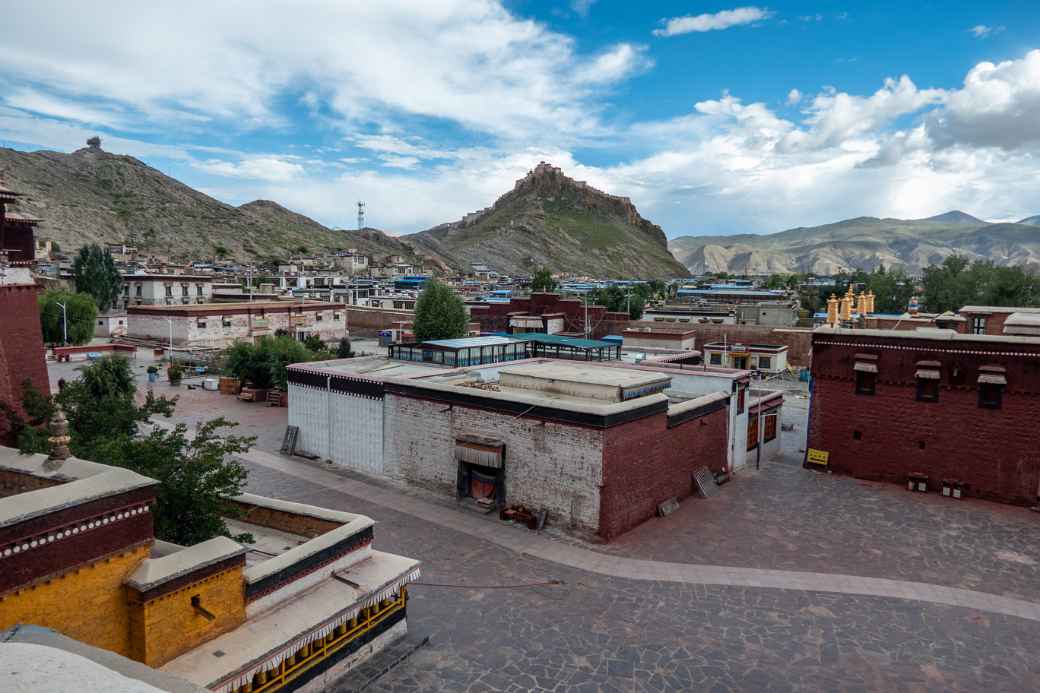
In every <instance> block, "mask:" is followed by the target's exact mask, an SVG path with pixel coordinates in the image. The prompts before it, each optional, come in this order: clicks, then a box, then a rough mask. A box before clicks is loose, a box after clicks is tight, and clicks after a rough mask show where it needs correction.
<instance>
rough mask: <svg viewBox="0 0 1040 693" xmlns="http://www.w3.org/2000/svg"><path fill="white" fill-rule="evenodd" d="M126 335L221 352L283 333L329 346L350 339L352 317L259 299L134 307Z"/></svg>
mask: <svg viewBox="0 0 1040 693" xmlns="http://www.w3.org/2000/svg"><path fill="white" fill-rule="evenodd" d="M127 320H128V325H127V336H128V337H132V338H136V339H143V340H150V341H155V342H158V343H159V344H168V343H169V342H170V341H171V340H172V341H173V344H174V345H175V346H180V347H186V348H195V347H205V348H216V349H222V348H224V347H227V346H229V345H231V344H233V343H235V342H240V341H253V340H254V339H255V338H257V337H262V336H269V335H274V334H275V333H277V332H278V331H279V330H284V331H285V332H286V333H287V334H289V335H290V336H292V337H295V338H296V339H299V340H303V339H306V338H307V337H309V336H310V335H318V337H320V338H321V340H322V341H323V342H325V343H327V344H329V343H333V342H336V341H338V340H339V339H341V338H342V337H346V336H347V317H346V314H345V312H344V310H343V308H342V307H339V306H337V305H335V304H332V303H318V302H306V303H298V302H294V301H254V302H252V303H208V304H203V305H183V306H130V307H129V308H128V309H127Z"/></svg>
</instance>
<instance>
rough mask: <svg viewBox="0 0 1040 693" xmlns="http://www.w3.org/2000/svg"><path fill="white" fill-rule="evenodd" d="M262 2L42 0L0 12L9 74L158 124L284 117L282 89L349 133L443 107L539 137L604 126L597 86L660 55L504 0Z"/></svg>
mask: <svg viewBox="0 0 1040 693" xmlns="http://www.w3.org/2000/svg"><path fill="white" fill-rule="evenodd" d="M256 13H257V9H256V6H255V5H254V4H253V3H251V2H247V1H246V0H228V1H227V2H211V1H209V0H184V1H183V2H178V3H146V4H141V3H138V2H132V1H131V0H111V1H110V2H105V3H99V4H97V5H96V6H92V7H91V10H90V11H89V12H83V13H80V14H78V15H77V19H76V21H69V15H68V7H67V4H66V3H64V2H61V0H36V1H34V2H31V3H24V4H23V6H22V7H20V9H19V12H17V13H15V14H13V15H10V16H7V17H6V18H5V21H4V22H3V23H0V45H3V46H4V65H3V72H4V73H5V76H6V77H7V78H8V79H9V80H11V81H14V82H15V83H18V82H22V83H32V84H45V85H47V87H48V90H49V92H51V93H53V94H54V95H56V96H61V97H62V98H63V99H64V100H66V101H70V102H77V101H78V102H80V103H84V102H85V103H93V101H94V99H95V97H96V95H99V94H101V95H104V96H105V98H106V99H108V100H109V101H110V102H111V103H113V104H118V105H120V106H122V107H124V108H126V109H127V110H129V111H133V112H140V113H141V114H142V120H144V121H148V120H150V121H154V120H156V115H157V114H158V115H160V116H161V118H162V119H163V120H174V119H176V118H178V117H180V118H187V119H193V120H195V119H199V118H200V117H204V118H207V119H210V120H218V121H221V122H224V123H226V124H229V125H230V126H231V127H233V128H234V129H236V130H241V129H242V128H250V127H271V126H275V127H278V126H282V125H285V113H284V112H283V111H282V110H281V107H280V104H281V103H282V102H281V101H280V100H279V97H281V96H282V95H284V94H285V93H286V92H291V91H298V92H300V94H302V98H303V103H304V104H305V105H306V106H307V108H309V109H310V110H311V111H312V112H313V113H318V112H320V113H321V114H322V115H323V116H324V117H328V118H331V119H332V120H333V121H334V122H335V123H338V124H340V125H342V126H343V127H344V129H347V130H349V129H352V128H353V127H354V126H355V125H356V124H358V123H371V122H382V121H387V120H391V119H393V118H395V117H397V116H400V117H411V116H428V117H433V118H439V119H445V120H447V121H450V122H453V123H457V124H459V125H461V126H462V127H464V128H467V129H471V130H475V131H477V132H481V133H489V134H491V135H494V136H499V137H510V138H513V137H515V138H517V139H526V140H530V139H533V138H542V137H544V136H545V133H547V132H551V133H553V136H554V139H561V138H563V137H572V138H573V137H580V136H583V135H585V134H588V133H590V132H596V131H598V130H600V129H602V124H601V123H600V121H599V119H598V113H597V111H598V108H599V104H598V101H597V95H598V94H600V93H601V92H602V90H603V89H606V88H609V87H610V86H612V85H613V84H614V83H616V82H617V81H619V80H622V79H624V78H626V77H627V76H629V75H630V74H632V73H633V72H635V71H639V70H641V69H645V67H646V66H647V64H648V61H647V60H646V58H645V56H644V54H643V51H642V50H641V49H639V48H637V47H635V46H629V45H627V44H624V43H621V44H618V45H616V46H612V47H608V48H606V49H605V50H604V52H603V53H602V54H601V55H593V56H586V55H584V54H583V53H581V52H580V51H579V49H578V47H577V46H576V44H575V42H574V40H573V39H572V38H570V37H569V36H566V35H563V34H560V33H557V32H554V31H552V30H550V29H549V28H548V27H546V26H545V25H543V24H539V23H537V22H534V21H529V20H524V19H521V18H518V17H516V16H514V15H513V14H511V13H510V12H509V11H507V10H506V9H505V8H504V7H503V6H502V5H501V4H500V3H499V2H496V1H494V0H438V1H436V2H424V3H419V4H417V3H415V2H410V1H409V0H381V1H380V2H375V3H344V2H339V1H338V0H314V1H313V2H308V3H297V2H293V1H292V0H271V1H270V2H265V3H264V5H263V11H262V13H260V14H259V15H257V14H256ZM248 16H254V17H255V19H256V21H243V17H248ZM297 98H299V96H298V97H297ZM210 127H212V126H210Z"/></svg>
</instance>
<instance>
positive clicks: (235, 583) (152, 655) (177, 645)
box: [130, 566, 246, 667]
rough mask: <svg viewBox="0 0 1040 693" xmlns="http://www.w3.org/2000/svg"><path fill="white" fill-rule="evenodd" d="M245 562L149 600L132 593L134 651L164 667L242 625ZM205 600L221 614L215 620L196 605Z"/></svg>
mask: <svg viewBox="0 0 1040 693" xmlns="http://www.w3.org/2000/svg"><path fill="white" fill-rule="evenodd" d="M244 585H245V583H244V581H243V579H242V566H235V567H234V568H230V569H228V570H225V571H222V572H220V573H217V574H215V575H211V576H209V577H207V578H205V579H204V580H201V581H199V582H196V583H193V584H191V585H188V586H186V587H183V588H181V589H179V590H177V591H176V592H170V593H169V594H164V595H162V596H161V597H158V598H156V599H152V600H150V601H147V602H140V601H138V600H137V599H136V598H135V596H134V595H131V604H130V632H131V639H132V641H133V644H132V647H131V649H132V654H131V656H132V657H133V658H134V659H136V660H138V661H141V662H144V663H145V664H147V665H148V666H152V667H157V666H162V665H163V664H165V663H166V662H168V661H170V660H171V659H173V658H175V657H177V656H178V655H180V654H183V653H184V652H186V651H188V650H190V649H191V648H193V647H195V646H197V645H199V644H201V643H203V642H205V641H207V640H212V639H213V638H215V637H216V636H218V635H220V634H221V633H225V632H227V631H229V630H232V629H234V628H235V627H237V626H238V625H240V624H241V623H242V622H243V621H245V618H246V601H245V587H244ZM194 595H199V597H200V602H201V604H202V606H203V607H205V608H206V609H207V610H208V611H209V612H210V613H212V614H213V615H214V616H216V619H214V620H212V621H210V620H208V619H207V618H206V617H205V616H203V615H202V614H200V613H199V612H198V611H197V610H196V609H195V608H194V607H193V606H192V605H191V598H192V597H193V596H194Z"/></svg>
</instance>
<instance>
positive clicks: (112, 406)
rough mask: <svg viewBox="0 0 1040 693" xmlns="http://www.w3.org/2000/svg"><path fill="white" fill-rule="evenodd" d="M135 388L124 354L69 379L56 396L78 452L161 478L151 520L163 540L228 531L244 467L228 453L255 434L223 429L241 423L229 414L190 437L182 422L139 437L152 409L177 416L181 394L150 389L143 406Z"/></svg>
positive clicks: (195, 539) (183, 541)
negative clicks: (172, 395)
mask: <svg viewBox="0 0 1040 693" xmlns="http://www.w3.org/2000/svg"><path fill="white" fill-rule="evenodd" d="M135 394H136V384H135V380H134V377H133V371H132V370H131V367H130V363H129V361H127V360H126V359H125V358H124V357H122V356H113V357H109V358H105V359H102V360H101V361H98V362H96V363H94V364H91V365H90V366H87V367H86V368H85V369H83V372H82V376H81V377H80V378H79V379H77V380H75V381H72V382H70V383H68V384H67V385H66V386H65V389H64V390H63V391H62V392H61V393H60V394H59V395H58V396H57V400H58V402H59V403H60V404H61V405H62V408H63V409H64V411H65V413H66V415H67V417H68V420H69V433H70V436H71V438H72V441H71V444H70V447H71V448H72V452H73V454H75V455H76V456H77V457H81V458H84V459H90V460H97V461H100V462H104V463H105V464H112V465H116V466H119V467H125V468H127V469H131V470H133V471H135V472H138V473H139V474H144V475H145V476H149V477H151V478H153V479H156V480H157V481H159V482H160V485H159V489H158V492H157V494H158V499H159V503H158V507H157V508H156V513H155V517H154V521H155V533H156V536H157V537H159V538H160V539H163V540H166V541H172V542H174V543H177V544H194V543H198V542H200V541H205V540H206V539H211V538H213V537H215V536H218V535H225V536H227V535H229V531H228V528H227V525H226V524H225V522H224V517H227V516H234V515H235V514H236V512H237V511H236V508H235V506H234V505H233V504H232V502H231V498H232V497H234V496H236V495H238V494H239V493H241V492H242V487H243V485H244V483H245V479H246V473H247V472H246V470H245V468H244V467H243V466H242V465H241V464H240V463H239V462H237V461H234V460H229V459H228V456H230V455H235V454H238V453H241V452H245V451H246V450H248V449H249V447H250V446H251V445H252V444H253V442H254V439H253V438H250V437H242V436H235V435H222V434H221V431H223V430H224V429H229V428H230V427H232V426H234V425H236V424H233V423H229V422H227V421H225V420H224V419H215V420H212V421H208V422H206V423H203V424H201V425H200V426H199V427H198V429H197V430H196V433H195V435H194V436H191V437H189V436H188V435H187V428H186V427H185V426H184V425H183V424H182V425H178V426H177V427H176V428H174V430H172V431H166V430H162V429H156V430H155V431H153V432H152V433H150V434H148V435H146V436H143V437H142V436H140V435H139V426H140V424H141V423H143V422H146V421H147V420H148V419H149V418H150V416H152V415H154V414H164V415H166V416H169V415H170V414H172V413H173V408H174V407H175V406H176V399H167V398H165V397H160V398H156V397H154V396H152V395H151V393H149V395H148V397H147V398H146V399H145V402H144V404H143V405H138V404H137V403H136V401H135ZM236 538H238V537H236ZM242 538H243V539H248V537H242Z"/></svg>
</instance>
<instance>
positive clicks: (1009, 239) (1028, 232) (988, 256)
mask: <svg viewBox="0 0 1040 693" xmlns="http://www.w3.org/2000/svg"><path fill="white" fill-rule="evenodd" d="M1038 227H1040V215H1037V216H1033V217H1029V218H1027V219H1022V220H1021V221H1018V222H1015V223H990V222H986V221H983V220H982V219H978V218H976V217H973V216H972V215H970V214H966V213H964V212H961V211H952V212H946V213H945V214H940V215H938V216H934V217H928V218H927V219H878V218H876V217H857V218H855V219H846V220H845V221H839V222H837V223H834V224H824V225H823V226H813V227H798V228H795V229H789V230H787V231H781V232H780V233H772V234H765V235H754V234H741V235H736V236H681V237H679V238H674V239H672V240H671V241H669V243H668V248H669V249H670V250H671V251H672V253H673V254H674V255H675V257H676V258H677V259H678V260H679V261H680V262H681V263H683V265H685V266H686V267H687V268H688V269H689V270H690V272H691V273H693V274H701V273H704V272H729V273H733V274H771V273H774V272H813V273H815V274H824V275H829V274H834V273H836V272H839V271H841V270H851V269H864V270H868V271H870V270H873V269H875V268H877V267H878V266H879V265H884V266H885V267H897V266H898V267H903V268H905V269H907V270H908V271H911V272H917V271H919V270H920V269H922V268H924V267H927V266H928V265H932V264H938V263H940V262H942V261H943V259H944V258H945V257H947V256H949V255H963V256H965V257H968V258H969V259H973V260H992V261H993V262H994V263H996V264H998V265H1019V266H1023V267H1029V268H1033V269H1034V270H1035V269H1040V228H1038Z"/></svg>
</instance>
